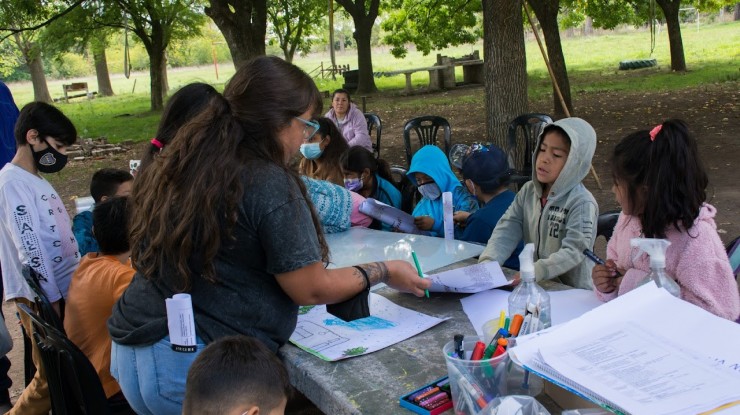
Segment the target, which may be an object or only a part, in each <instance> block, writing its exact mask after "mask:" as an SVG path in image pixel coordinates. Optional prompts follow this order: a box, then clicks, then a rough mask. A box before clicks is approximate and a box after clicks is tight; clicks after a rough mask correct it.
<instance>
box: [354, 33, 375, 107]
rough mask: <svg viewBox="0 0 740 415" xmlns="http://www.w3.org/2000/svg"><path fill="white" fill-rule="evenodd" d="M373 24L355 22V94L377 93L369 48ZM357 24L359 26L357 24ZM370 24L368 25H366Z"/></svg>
mask: <svg viewBox="0 0 740 415" xmlns="http://www.w3.org/2000/svg"><path fill="white" fill-rule="evenodd" d="M374 22H375V20H374V19H373V22H367V21H366V22H357V21H355V33H354V38H355V42H357V69H358V72H357V92H356V93H358V94H367V93H372V92H377V91H378V87H376V86H375V78H374V77H373V52H372V48H371V47H370V36H371V34H372V30H373V23H374ZM358 23H359V24H358ZM367 23H370V24H367Z"/></svg>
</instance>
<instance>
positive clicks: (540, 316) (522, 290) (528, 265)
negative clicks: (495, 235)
mask: <svg viewBox="0 0 740 415" xmlns="http://www.w3.org/2000/svg"><path fill="white" fill-rule="evenodd" d="M519 273H520V275H521V278H522V282H521V283H519V285H518V286H517V287H516V288H515V289H514V291H512V292H511V294H509V317H510V318H514V315H515V314H521V315H522V316H523V317H524V323H522V328H521V330H520V331H519V335H520V336H521V335H524V334H529V333H533V332H535V331H538V330H542V329H546V328H548V327H550V325H551V324H552V321H551V320H550V295H549V294H548V293H547V291H545V290H544V289H543V288H542V287H540V286H539V285H538V284H537V283H536V282H535V277H534V244H527V245H525V246H524V249H523V250H522V253H521V254H519Z"/></svg>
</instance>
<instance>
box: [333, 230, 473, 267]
mask: <svg viewBox="0 0 740 415" xmlns="http://www.w3.org/2000/svg"><path fill="white" fill-rule="evenodd" d="M326 242H327V243H328V244H329V250H330V253H331V258H330V261H331V263H330V264H329V268H341V267H348V266H352V265H357V264H364V263H367V262H376V261H386V260H389V259H402V260H405V261H408V262H409V263H410V264H413V263H414V260H413V259H412V258H411V251H416V255H417V256H418V258H419V265H420V266H421V270H422V271H423V272H429V271H433V270H435V269H438V268H441V267H444V266H447V265H450V264H454V263H455V262H459V261H463V260H466V259H468V258H472V257H475V256H478V255H480V253H481V252H483V248H484V246H482V245H476V244H472V243H469V242H463V241H455V240H453V241H448V243H447V244H446V243H445V240H444V238H437V237H434V236H422V235H410V234H406V233H398V232H384V231H376V230H373V229H367V228H357V227H355V228H350V230H348V231H347V232H340V233H333V234H329V235H326ZM446 245H450V247H449V248H451V249H449V248H448V246H446Z"/></svg>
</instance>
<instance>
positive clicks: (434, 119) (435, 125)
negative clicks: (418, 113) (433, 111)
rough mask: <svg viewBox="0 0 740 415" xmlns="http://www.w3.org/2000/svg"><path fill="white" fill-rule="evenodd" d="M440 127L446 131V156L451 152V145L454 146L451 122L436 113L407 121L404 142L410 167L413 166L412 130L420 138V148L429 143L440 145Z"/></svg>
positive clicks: (404, 129) (404, 128)
mask: <svg viewBox="0 0 740 415" xmlns="http://www.w3.org/2000/svg"><path fill="white" fill-rule="evenodd" d="M440 128H441V129H442V130H443V131H444V137H443V139H444V146H445V148H444V151H445V156H448V155H449V154H450V146H452V130H451V128H450V123H449V122H447V120H446V119H444V118H442V117H438V116H436V115H425V116H423V117H416V118H412V119H410V120H408V121H406V125H405V126H404V127H403V142H404V144H405V145H406V163H407V165H408V167H411V156H412V155H413V152H412V150H411V132H412V131H414V132H415V133H416V136H417V137H418V138H419V148H421V147H424V146H425V145H428V144H432V145H435V146H436V145H438V144H437V133H438V132H439V129H440ZM417 150H418V149H417Z"/></svg>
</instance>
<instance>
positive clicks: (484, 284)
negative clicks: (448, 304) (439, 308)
mask: <svg viewBox="0 0 740 415" xmlns="http://www.w3.org/2000/svg"><path fill="white" fill-rule="evenodd" d="M424 277H425V278H429V279H430V280H431V281H432V286H431V287H429V291H430V292H435V293H439V292H442V293H444V292H452V293H468V294H469V293H477V292H481V291H485V290H490V289H491V288H498V287H503V286H504V285H508V284H509V281H508V280H507V279H506V276H505V275H504V271H503V270H502V269H501V266H500V265H499V264H498V262H496V261H489V262H483V263H480V264H473V265H468V266H467V267H462V268H455V269H452V270H449V271H445V272H440V273H439V274H431V275H426V274H425V275H424Z"/></svg>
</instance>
